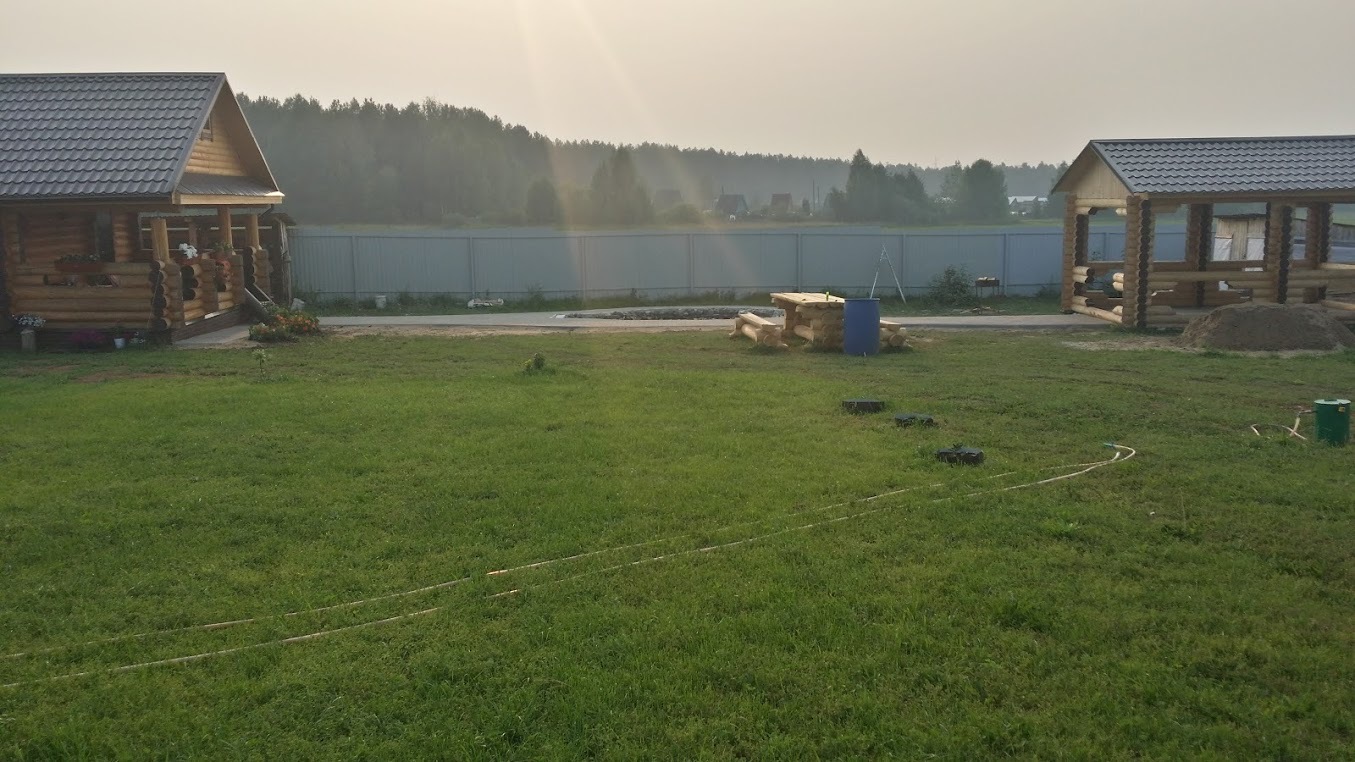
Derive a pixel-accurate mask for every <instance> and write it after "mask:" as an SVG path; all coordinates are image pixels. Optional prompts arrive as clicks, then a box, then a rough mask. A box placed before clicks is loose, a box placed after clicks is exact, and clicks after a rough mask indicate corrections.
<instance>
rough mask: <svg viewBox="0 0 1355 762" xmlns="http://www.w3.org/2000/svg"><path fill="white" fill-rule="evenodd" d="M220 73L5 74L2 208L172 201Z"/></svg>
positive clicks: (0, 118) (0, 117)
mask: <svg viewBox="0 0 1355 762" xmlns="http://www.w3.org/2000/svg"><path fill="white" fill-rule="evenodd" d="M224 83H225V75H223V74H17V75H0V200H3V199H10V200H25V201H27V200H34V201H41V200H56V199H100V200H115V199H119V198H146V197H151V196H163V197H166V198H168V197H169V196H171V195H172V194H173V192H174V190H175V187H176V183H177V182H178V180H179V176H180V175H181V174H182V173H183V169H184V166H185V165H186V164H187V161H188V155H189V153H190V152H191V151H192V149H193V143H194V141H195V140H196V139H197V136H198V133H199V131H200V130H201V129H202V127H203V124H204V123H205V122H206V120H207V117H208V115H209V114H210V113H211V109H212V104H213V103H214V102H215V101H216V97H217V94H218V93H219V92H220V91H221V87H222V85H223V84H224Z"/></svg>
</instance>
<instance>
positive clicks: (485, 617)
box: [0, 331, 1355, 759]
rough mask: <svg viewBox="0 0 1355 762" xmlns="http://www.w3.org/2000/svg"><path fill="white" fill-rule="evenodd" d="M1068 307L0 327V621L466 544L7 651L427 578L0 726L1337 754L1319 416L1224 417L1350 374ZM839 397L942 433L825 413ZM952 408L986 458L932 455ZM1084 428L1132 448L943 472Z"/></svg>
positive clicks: (40, 672) (346, 751)
mask: <svg viewBox="0 0 1355 762" xmlns="http://www.w3.org/2000/svg"><path fill="white" fill-rule="evenodd" d="M1070 336H1075V337H1076V338H1084V339H1085V338H1088V337H1087V336H1081V335H1070V334H1045V335H1036V334H1031V335H1023V334H1015V333H1004V334H969V333H965V334H955V333H950V334H934V335H932V336H931V337H928V338H931V339H933V340H932V341H926V342H919V344H918V347H919V348H918V349H916V350H915V351H912V352H907V353H900V354H891V355H885V356H880V357H876V358H869V359H863V358H849V357H844V356H842V355H839V354H829V353H814V352H804V351H799V350H794V351H789V352H781V353H776V352H768V351H760V350H757V349H754V348H752V347H751V346H750V345H749V343H748V342H744V341H731V340H729V339H726V338H725V337H724V336H722V335H720V334H717V333H699V334H653V335H625V336H617V335H572V334H566V335H560V334H555V335H549V336H504V337H494V338H483V339H439V338H432V337H421V338H395V337H388V338H378V337H367V338H359V339H351V340H341V339H327V340H318V341H309V342H303V343H301V344H298V345H293V346H284V347H276V348H272V349H269V350H268V352H269V360H268V361H267V363H266V367H265V370H264V371H263V372H262V373H261V372H260V370H259V368H258V366H257V364H256V360H255V358H254V356H253V355H252V354H251V353H250V352H249V351H247V350H246V351H232V350H220V351H196V352H188V351H145V352H120V353H110V354H103V355H47V356H39V357H37V358H23V357H20V356H16V355H13V354H4V355H0V421H3V422H4V425H3V426H0V473H2V474H4V477H3V490H0V566H2V569H3V575H4V581H5V584H4V585H0V651H3V652H4V653H10V652H13V651H17V650H29V649H32V648H41V647H45V646H53V645H59V644H70V643H79V642H82V641H88V640H92V639H99V638H107V637H114V636H118V635H124V634H130V633H140V632H146V631H148V630H157V629H162V628H173V627H181V626H186V625H190V624H194V623H203V622H214V621H220V620H222V619H234V618H239V617H250V616H267V615H273V614H278V613H282V612H288V611H296V610H300V609H310V608H314V607H318V606H325V605H331V604H336V603H341V602H345V601H350V600H354V599H358V598H367V597H371V596H376V595H383V594H387V593H391V592H396V591H401V590H409V589H412V588H416V587H420V586H424V585H430V584H433V583H437V582H442V581H445V580H451V579H456V578H459V577H462V576H468V575H469V576H471V577H473V580H472V581H471V582H468V583H465V584H462V585H459V586H455V587H450V588H446V589H442V590H438V591H432V592H428V593H424V594H420V595H414V596H409V597H405V598H399V599H389V600H384V601H380V602H376V603H373V604H371V605H367V606H361V607H355V608H349V609H340V610H335V611H331V612H326V613H318V614H308V615H304V616H299V617H294V618H288V619H270V620H267V621H264V622H260V623H257V624H254V625H247V626H240V627H235V628H230V629H223V630H217V631H206V632H201V631H199V632H190V633H181V634H172V635H162V636H156V637H151V638H146V639H143V640H137V641H120V642H115V643H110V644H103V645H93V646H85V647H80V648H74V649H70V650H65V651H59V652H53V653H45V654H41V655H39V656H36V657H32V658H22V659H6V660H0V682H4V683H9V682H14V681H27V680H41V679H42V678H44V677H48V676H54V675H61V674H67V673H71V672H78V671H85V670H101V669H107V668H110V667H115V666H118V665H123V664H130V663H134V662H141V661H147V660H154V659H163V658H170V657H176V656H184V655H188V654H194V653H200V652H206V651H212V650H218V649H225V648H232V647H239V646H246V645H249V644H253V643H259V642H264V641H268V640H272V639H276V638H280V637H286V636H291V635H298V634H303V633H309V632H313V631H317V630H320V629H323V628H332V627H342V626H345V625H351V624H357V623H361V622H365V621H371V620H376V619H380V618H383V617H391V616H395V615H398V614H402V613H409V612H414V611H418V610H423V609H428V608H432V607H442V608H441V609H440V610H438V611H436V612H433V613H429V614H427V615H424V616H420V617H417V618H412V619H407V620H402V621H399V622H395V623H391V624H387V625H381V626H373V627H369V628H366V629H361V630H356V631H352V632H345V633H340V634H335V635H332V636H329V637H326V638H321V639H318V640H313V641H308V642H303V643H298V644H294V645H287V646H274V647H268V648H261V649H255V650H248V651H243V652H240V653H236V654H232V655H226V656H221V657H218V658H213V659H208V660H203V661H199V662H194V663H190V664H184V665H177V666H165V667H152V668H148V669H142V670H136V671H132V672H126V673H121V674H104V673H101V674H95V675H91V676H88V677H81V678H75V679H70V680H62V681H56V682H39V683H35V684H25V685H22V686H20V687H17V688H8V689H0V755H3V756H7V757H15V758H20V759H39V758H42V759H45V758H72V757H73V758H106V757H123V758H145V757H175V758H178V757H207V758H223V757H225V758H233V757H270V758H280V759H295V758H317V757H324V758H335V757H338V758H353V757H363V758H379V759H392V758H396V759H398V758H419V757H445V758H503V757H507V758H542V757H545V758H577V757H584V756H601V757H608V758H617V759H635V758H645V757H672V758H684V759H685V758H724V757H733V756H758V757H770V758H785V757H812V756H821V757H848V758H877V757H883V756H896V757H904V758H916V757H922V756H928V755H936V756H941V757H946V758H961V759H973V758H987V757H995V756H1042V757H1060V756H1067V757H1081V758H1097V759H1101V758H1114V757H1138V756H1143V757H1155V758H1177V757H1207V758H1216V759H1235V758H1256V757H1266V758H1303V759H1315V758H1335V757H1341V756H1345V755H1347V754H1348V753H1349V749H1350V748H1351V744H1352V742H1353V741H1355V739H1353V738H1352V735H1355V719H1352V718H1355V690H1353V688H1355V660H1352V659H1351V654H1352V653H1353V652H1355V564H1352V561H1353V560H1355V558H1353V557H1352V548H1355V542H1353V541H1355V519H1353V518H1352V505H1351V503H1352V500H1351V494H1352V493H1351V484H1352V481H1351V476H1350V474H1351V473H1352V465H1353V462H1352V456H1353V455H1355V448H1344V449H1340V448H1332V447H1326V446H1316V445H1311V444H1303V443H1299V442H1297V441H1294V440H1289V441H1286V440H1283V439H1260V438H1257V437H1255V436H1253V435H1252V434H1251V433H1250V432H1248V431H1247V429H1246V427H1247V425H1248V424H1250V423H1253V422H1258V421H1269V422H1280V423H1287V422H1289V421H1291V420H1292V416H1293V413H1292V410H1293V406H1294V405H1303V404H1306V403H1310V402H1311V401H1312V400H1314V399H1317V398H1320V397H1327V396H1331V395H1332V394H1337V393H1341V394H1345V395H1347V396H1348V395H1349V393H1350V392H1351V391H1352V390H1355V353H1350V352H1348V353H1345V354H1341V355H1332V356H1322V357H1300V358H1293V359H1279V358H1255V357H1239V356H1233V355H1226V354H1220V353H1214V354H1203V355H1186V354H1179V353H1169V352H1163V351H1144V352H1118V351H1114V352H1112V351H1104V352H1089V351H1083V350H1076V349H1072V348H1069V347H1067V346H1065V345H1064V344H1063V343H1062V342H1063V341H1064V340H1066V339H1068V338H1070ZM1090 338H1093V339H1099V340H1118V341H1136V340H1139V339H1137V338H1135V337H1133V336H1124V335H1121V334H1116V333H1113V332H1109V331H1106V332H1096V333H1094V334H1092V335H1091V337H1090ZM538 351H539V352H542V353H543V354H544V355H545V357H546V361H547V366H546V371H545V372H543V373H535V374H530V375H528V374H524V373H522V372H521V370H520V369H521V367H522V363H523V361H525V360H526V359H527V358H528V357H530V356H531V354H532V353H533V352H538ZM862 395H872V396H878V397H881V398H883V399H886V400H888V401H889V403H890V405H891V408H892V410H893V411H915V412H925V413H932V414H934V415H936V416H938V418H939V420H940V421H941V424H942V425H941V426H940V428H938V429H934V430H930V429H919V430H904V429H897V428H895V427H894V426H893V425H892V422H891V420H890V418H889V416H864V417H854V416H849V415H847V414H844V413H842V412H841V411H840V409H839V402H840V400H842V399H844V398H848V397H855V396H862ZM1305 427H1308V428H1310V427H1311V423H1310V422H1307V423H1305ZM956 441H963V442H965V443H968V444H971V445H975V446H980V447H983V448H984V449H985V450H986V451H987V454H988V462H987V463H986V464H985V465H984V466H982V467H980V468H977V469H964V468H954V467H946V466H943V465H941V464H938V463H936V462H935V461H934V459H933V458H932V457H931V452H932V451H933V450H934V449H936V448H937V447H941V446H945V445H949V444H951V443H954V442H956ZM1106 441H1115V442H1120V443H1123V444H1126V445H1130V446H1132V447H1135V448H1137V449H1138V450H1139V456H1138V457H1137V458H1135V459H1133V460H1131V461H1129V462H1127V463H1124V464H1121V465H1114V466H1110V467H1106V468H1103V469H1100V470H1097V471H1093V472H1091V473H1089V474H1087V475H1085V476H1082V477H1079V478H1077V479H1072V480H1067V481H1062V482H1058V483H1054V484H1050V485H1046V486H1042V487H1035V488H1031V489H1025V490H1017V491H1009V492H1001V493H987V494H983V495H978V496H971V497H962V496H963V495H964V494H965V493H966V492H972V491H975V490H977V489H989V488H992V487H993V486H995V485H1008V484H1016V483H1020V482H1025V481H1030V480H1032V479H1035V478H1038V477H1041V476H1048V475H1050V474H1054V473H1059V472H1058V471H1037V470H1036V469H1040V468H1043V467H1047V466H1054V465H1058V464H1069V463H1081V462H1086V461H1091V460H1096V459H1100V458H1103V457H1105V456H1106V453H1107V452H1108V451H1107V450H1106V449H1105V448H1104V447H1103V446H1102V444H1101V443H1103V442H1106ZM1007 471H1016V472H1017V473H1016V474H1015V475H1014V476H1010V477H1004V478H1001V479H997V480H992V481H983V479H984V478H985V477H988V476H993V475H996V474H1001V473H1004V472H1007ZM938 483H939V484H942V485H944V486H941V487H926V485H932V484H938ZM904 487H923V489H919V490H917V491H915V492H908V493H903V494H900V495H897V496H895V497H892V498H888V499H884V500H880V501H876V502H873V503H871V504H869V507H871V508H881V509H883V510H880V511H879V512H877V513H874V514H871V515H868V516H861V517H858V518H854V519H850V520H844V521H839V522H835V523H830V524H826V525H822V526H818V527H814V528H811V529H804V530H798V531H787V532H784V533H781V534H775V535H773V536H769V537H765V538H763V539H761V540H758V541H756V542H751V543H746V544H742V545H736V546H731V547H726V548H723V549H720V550H715V551H711V552H704V553H686V554H685V555H675V556H673V557H672V558H670V559H669V560H666V561H662V562H655V563H647V564H641V565H635V566H626V567H624V568H621V569H613V570H607V569H608V567H612V566H616V565H618V564H625V563H627V562H630V561H635V560H640V559H643V558H646V557H652V556H657V555H660V554H677V553H682V552H684V551H691V550H693V549H696V548H699V547H703V546H707V545H711V544H719V543H727V542H731V541H734V540H738V539H743V538H749V537H754V536H758V535H766V534H768V533H770V532H774V531H776V530H781V529H790V528H793V527H796V526H799V525H800V524H803V523H807V522H809V521H811V520H813V519H814V518H818V517H822V518H827V517H838V516H845V515H849V514H851V513H854V512H857V511H859V510H861V509H862V506H860V505H856V506H843V507H839V508H836V509H832V510H828V511H823V512H820V513H818V514H814V515H811V516H802V517H788V516H787V514H789V513H793V512H796V511H804V510H809V509H815V508H821V507H824V506H828V505H831V504H833V503H836V502H839V501H843V500H848V499H853V498H862V497H866V496H869V495H874V494H878V493H881V492H884V491H887V490H891V489H900V488H904ZM942 497H951V498H953V499H951V500H947V501H943V502H936V500H937V499H938V498H942ZM656 538H674V539H669V540H667V541H665V542H660V543H655V544H653V545H649V546H646V547H643V548H632V549H628V550H620V551H616V552H613V553H609V554H602V555H597V556H591V557H587V558H581V559H577V560H573V561H567V562H562V563H558V564H555V565H552V566H546V567H541V568H538V569H535V570H525V571H521V572H515V573H512V574H508V575H501V576H495V577H486V576H484V573H485V572H487V571H490V570H494V569H502V568H505V567H510V566H515V565H520V564H524V563H530V562H534V561H540V560H545V559H553V558H561V557H564V556H570V555H574V554H578V553H581V552H586V551H591V550H598V549H605V548H611V547H617V546H624V545H628V544H632V543H638V542H645V541H650V540H653V539H656ZM580 575H583V576H580ZM514 588H517V589H521V590H522V592H521V593H519V594H517V595H511V596H504V597H497V598H491V597H488V596H491V595H493V594H495V593H499V592H503V591H506V590H510V589H514Z"/></svg>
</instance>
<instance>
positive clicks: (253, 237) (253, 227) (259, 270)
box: [245, 214, 272, 294]
mask: <svg viewBox="0 0 1355 762" xmlns="http://www.w3.org/2000/svg"><path fill="white" fill-rule="evenodd" d="M245 249H246V251H245V257H246V258H248V259H249V260H250V265H251V266H250V268H249V273H250V274H251V275H252V276H253V280H254V282H253V284H252V285H253V286H254V287H255V288H257V289H259V290H261V291H263V292H264V293H266V294H267V293H271V292H272V289H271V288H270V287H269V286H270V283H269V280H268V271H269V267H268V252H267V251H266V250H265V249H264V247H263V240H262V238H260V236H259V215H257V214H247V215H245Z"/></svg>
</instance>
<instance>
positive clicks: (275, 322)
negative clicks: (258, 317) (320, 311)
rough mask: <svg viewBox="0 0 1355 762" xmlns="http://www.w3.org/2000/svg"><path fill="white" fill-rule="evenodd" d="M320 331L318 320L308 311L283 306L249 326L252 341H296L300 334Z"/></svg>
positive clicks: (310, 334) (308, 334) (311, 334)
mask: <svg viewBox="0 0 1355 762" xmlns="http://www.w3.org/2000/svg"><path fill="white" fill-rule="evenodd" d="M319 333H320V320H319V319H318V318H316V317H315V316H314V315H312V314H310V313H309V312H302V311H301V310H291V309H287V308H285V307H283V308H278V309H275V310H272V311H271V312H270V313H269V315H268V319H267V320H265V321H264V322H262V323H255V324H254V325H252V326H250V328H249V338H250V339H251V340H252V341H267V342H277V341H296V340H297V339H298V338H300V337H302V336H315V335H318V334H319Z"/></svg>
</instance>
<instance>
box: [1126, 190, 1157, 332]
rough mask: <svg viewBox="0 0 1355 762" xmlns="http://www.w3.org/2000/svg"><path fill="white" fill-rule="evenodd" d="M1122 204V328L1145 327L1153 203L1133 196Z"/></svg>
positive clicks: (1151, 245) (1151, 252)
mask: <svg viewBox="0 0 1355 762" xmlns="http://www.w3.org/2000/svg"><path fill="white" fill-rule="evenodd" d="M1125 202H1126V204H1125V238H1124V301H1123V302H1121V305H1122V306H1123V307H1124V309H1123V310H1122V311H1123V312H1124V323H1123V325H1125V326H1129V327H1132V328H1147V327H1148V302H1149V300H1150V299H1151V297H1152V291H1151V290H1150V289H1149V286H1148V275H1149V274H1150V273H1151V272H1152V271H1153V239H1154V232H1155V229H1154V225H1153V204H1152V202H1151V201H1149V200H1148V199H1146V198H1144V197H1143V196H1140V195H1136V194H1131V195H1130V196H1129V197H1128V198H1126V199H1125Z"/></svg>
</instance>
